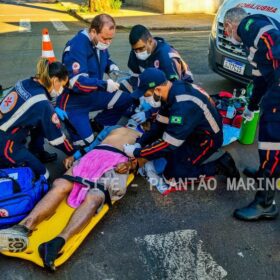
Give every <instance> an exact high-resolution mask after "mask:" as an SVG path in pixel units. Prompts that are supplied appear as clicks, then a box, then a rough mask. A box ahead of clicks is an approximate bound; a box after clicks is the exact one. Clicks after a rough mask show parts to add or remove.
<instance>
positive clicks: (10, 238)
mask: <svg viewBox="0 0 280 280" xmlns="http://www.w3.org/2000/svg"><path fill="white" fill-rule="evenodd" d="M103 135H104V136H105V135H108V136H107V137H106V138H105V139H104V140H103V141H102V142H101V141H100V143H101V144H98V140H99V139H100V137H99V138H97V139H96V144H98V145H96V146H95V147H94V149H93V150H91V151H90V152H88V153H87V154H86V155H85V156H83V157H82V158H81V159H80V160H79V161H76V162H75V163H74V165H73V167H71V166H72V163H73V161H74V157H69V158H66V159H65V161H64V164H65V166H66V168H69V167H71V168H70V169H69V170H68V171H67V172H66V174H65V175H64V178H63V177H62V178H59V179H56V180H55V181H54V182H53V186H52V189H51V190H50V191H49V192H48V193H47V194H46V196H45V197H44V198H43V199H42V200H41V201H40V202H39V203H38V204H37V205H36V206H35V208H34V209H33V210H32V212H31V213H30V214H29V215H28V216H27V217H26V218H25V219H24V220H23V221H21V222H20V224H19V225H15V226H13V227H11V228H8V229H4V230H0V250H3V251H4V250H5V251H7V250H9V251H11V252H19V251H24V250H25V249H26V248H27V246H28V236H29V235H30V234H31V233H32V231H33V230H34V229H35V228H36V226H37V225H38V224H39V223H41V222H42V221H43V220H45V219H47V218H49V217H50V216H52V215H53V214H54V213H55V210H56V209H57V207H58V205H59V204H60V203H61V202H62V201H63V200H64V199H65V198H66V197H67V196H68V195H69V194H70V195H69V196H68V204H69V205H70V206H72V207H74V208H77V210H76V211H75V212H74V213H73V215H72V217H71V218H70V220H69V222H68V224H67V226H66V227H65V228H64V230H63V231H62V232H61V233H60V234H59V235H58V236H57V237H55V238H54V239H52V240H50V241H48V242H46V243H43V244H41V245H40V246H39V248H38V249H39V254H40V256H41V258H42V259H43V262H44V265H45V267H46V268H48V269H50V270H54V269H55V267H54V261H55V259H56V258H57V256H58V254H59V252H60V251H61V249H62V247H63V246H64V244H65V243H66V242H67V240H69V239H70V238H71V237H72V236H73V235H75V234H77V233H79V232H80V231H81V229H83V228H84V227H85V226H86V225H87V224H88V223H89V221H90V220H91V218H92V217H93V216H94V215H95V213H96V212H98V211H99V209H101V208H102V206H103V203H104V202H108V203H110V201H111V200H112V201H116V200H119V199H121V198H122V197H123V196H124V194H125V192H126V183H127V178H128V174H129V170H132V169H135V168H136V166H137V163H136V162H135V161H133V162H131V161H129V160H128V157H127V156H126V154H124V152H123V145H124V144H125V143H129V144H133V143H135V141H136V139H137V138H138V137H139V136H140V135H141V133H140V132H138V131H137V130H134V129H130V128H125V127H117V128H116V127H112V128H111V129H110V131H109V133H108V129H107V133H103ZM92 147H93V145H92V146H91V148H92ZM78 153H79V152H77V153H76V154H75V155H76V156H77V157H79V156H80V155H77V154H78ZM74 178H75V179H74ZM73 179H74V180H73ZM78 179H80V180H78ZM84 179H86V180H87V181H88V182H89V181H90V182H95V183H96V184H95V186H94V187H93V188H90V189H89V188H85V185H84V184H83V185H82V184H81V183H84V181H83V182H82V180H84ZM73 181H74V183H73ZM15 241H17V245H19V244H20V243H21V248H19V246H17V248H16V249H14V248H13V247H12V244H13V243H14V242H15Z"/></svg>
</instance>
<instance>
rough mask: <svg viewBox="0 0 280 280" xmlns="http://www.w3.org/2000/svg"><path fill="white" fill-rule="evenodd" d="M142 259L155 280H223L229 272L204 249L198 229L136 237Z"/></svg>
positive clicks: (150, 275)
mask: <svg viewBox="0 0 280 280" xmlns="http://www.w3.org/2000/svg"><path fill="white" fill-rule="evenodd" d="M135 242H136V243H137V244H138V245H139V247H140V249H141V252H140V257H141V260H142V261H143V263H144V264H145V266H146V268H147V271H148V273H149V279H152V280H161V279H166V280H169V279H170V280H173V279H176V280H185V279H196V280H221V279H225V277H226V276H227V272H226V271H225V270H224V269H223V268H222V267H221V266H219V265H218V264H217V263H216V262H215V261H214V260H213V258H212V256H211V255H210V254H209V253H207V252H205V251H204V250H203V248H202V247H203V246H202V244H203V242H202V241H201V240H199V239H198V237H197V231H196V230H179V231H174V232H170V233H166V234H154V235H146V236H144V238H136V239H135Z"/></svg>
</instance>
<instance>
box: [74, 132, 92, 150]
mask: <svg viewBox="0 0 280 280" xmlns="http://www.w3.org/2000/svg"><path fill="white" fill-rule="evenodd" d="M93 140H94V135H93V134H91V135H90V136H89V137H87V138H85V140H78V141H75V142H73V145H75V146H81V147H82V146H86V145H88V144H91V143H92V142H93Z"/></svg>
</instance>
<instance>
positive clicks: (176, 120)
mask: <svg viewBox="0 0 280 280" xmlns="http://www.w3.org/2000/svg"><path fill="white" fill-rule="evenodd" d="M170 123H174V124H182V123H183V119H182V117H180V116H171V118H170Z"/></svg>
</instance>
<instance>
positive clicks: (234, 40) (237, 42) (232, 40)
mask: <svg viewBox="0 0 280 280" xmlns="http://www.w3.org/2000/svg"><path fill="white" fill-rule="evenodd" d="M229 40H230V42H231V43H232V44H233V45H235V46H238V45H241V42H239V41H237V40H236V39H235V38H234V37H233V36H231V37H229Z"/></svg>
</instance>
